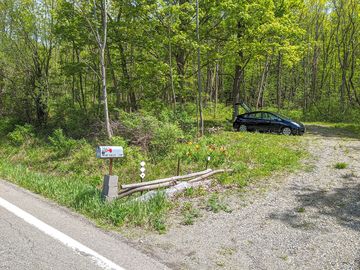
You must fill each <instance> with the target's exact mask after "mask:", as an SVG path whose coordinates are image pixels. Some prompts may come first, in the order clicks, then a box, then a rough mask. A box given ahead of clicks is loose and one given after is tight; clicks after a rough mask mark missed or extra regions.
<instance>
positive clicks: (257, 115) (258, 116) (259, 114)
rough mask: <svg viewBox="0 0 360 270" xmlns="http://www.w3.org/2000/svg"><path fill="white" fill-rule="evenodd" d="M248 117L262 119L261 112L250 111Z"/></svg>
mask: <svg viewBox="0 0 360 270" xmlns="http://www.w3.org/2000/svg"><path fill="white" fill-rule="evenodd" d="M248 118H251V119H261V113H249V114H248Z"/></svg>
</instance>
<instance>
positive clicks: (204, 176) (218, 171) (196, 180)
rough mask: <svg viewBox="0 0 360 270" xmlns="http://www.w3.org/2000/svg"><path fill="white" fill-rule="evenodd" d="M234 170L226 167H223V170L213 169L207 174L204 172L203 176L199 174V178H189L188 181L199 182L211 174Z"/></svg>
mask: <svg viewBox="0 0 360 270" xmlns="http://www.w3.org/2000/svg"><path fill="white" fill-rule="evenodd" d="M232 171H233V170H224V169H221V170H215V171H211V172H209V173H207V174H204V175H202V176H199V177H197V178H194V179H191V180H189V181H188V182H189V183H195V182H198V181H201V180H204V179H206V178H208V177H209V176H212V175H214V174H217V173H223V172H232Z"/></svg>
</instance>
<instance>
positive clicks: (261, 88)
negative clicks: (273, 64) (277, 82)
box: [256, 55, 270, 109]
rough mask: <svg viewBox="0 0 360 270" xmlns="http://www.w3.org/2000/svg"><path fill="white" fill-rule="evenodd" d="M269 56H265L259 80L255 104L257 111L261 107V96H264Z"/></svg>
mask: <svg viewBox="0 0 360 270" xmlns="http://www.w3.org/2000/svg"><path fill="white" fill-rule="evenodd" d="M269 60H270V56H269V55H268V56H266V60H265V65H264V69H263V72H262V74H261V80H260V84H259V94H258V98H257V102H256V109H259V106H260V105H261V106H263V94H264V90H265V83H266V79H267V75H268V71H269V63H270V61H269Z"/></svg>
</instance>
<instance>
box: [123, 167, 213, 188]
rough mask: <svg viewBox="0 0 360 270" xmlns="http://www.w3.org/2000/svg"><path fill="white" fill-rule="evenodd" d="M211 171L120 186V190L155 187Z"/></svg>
mask: <svg viewBox="0 0 360 270" xmlns="http://www.w3.org/2000/svg"><path fill="white" fill-rule="evenodd" d="M211 171H212V170H211V169H207V170H205V171H201V172H196V173H190V174H186V175H180V176H173V177H169V178H164V179H158V180H153V181H148V182H142V183H135V184H128V185H121V188H122V189H132V188H138V187H144V186H150V185H157V184H161V183H166V182H171V181H176V180H183V179H188V178H193V177H195V176H199V175H203V174H207V173H209V172H211Z"/></svg>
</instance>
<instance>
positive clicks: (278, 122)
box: [268, 113, 282, 132]
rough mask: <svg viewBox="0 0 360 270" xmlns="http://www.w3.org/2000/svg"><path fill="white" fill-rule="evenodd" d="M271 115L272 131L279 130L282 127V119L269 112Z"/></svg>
mask: <svg viewBox="0 0 360 270" xmlns="http://www.w3.org/2000/svg"><path fill="white" fill-rule="evenodd" d="M268 114H269V117H270V121H271V123H270V130H269V131H271V132H279V131H280V130H281V127H282V119H281V118H280V117H278V116H276V115H275V114H272V113H268Z"/></svg>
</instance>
